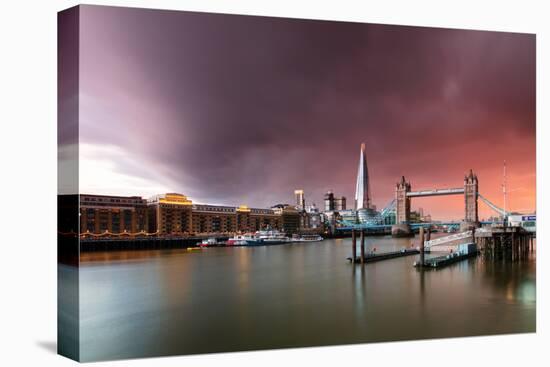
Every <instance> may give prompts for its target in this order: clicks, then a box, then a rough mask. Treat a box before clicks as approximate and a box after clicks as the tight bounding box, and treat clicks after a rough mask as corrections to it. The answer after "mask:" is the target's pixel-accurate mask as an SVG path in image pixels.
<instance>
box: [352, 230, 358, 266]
mask: <svg viewBox="0 0 550 367" xmlns="http://www.w3.org/2000/svg"><path fill="white" fill-rule="evenodd" d="M356 242H357V238H355V229H352V230H351V262H352V263H353V264H355V256H356V251H357V248H356V246H357V244H356Z"/></svg>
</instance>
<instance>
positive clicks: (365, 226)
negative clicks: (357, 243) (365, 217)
mask: <svg viewBox="0 0 550 367" xmlns="http://www.w3.org/2000/svg"><path fill="white" fill-rule="evenodd" d="M460 223H461V222H425V223H409V225H410V226H411V228H413V229H416V228H420V227H424V228H429V227H434V226H448V227H458V226H460ZM479 223H480V224H482V225H483V224H493V223H495V222H489V221H480V222H479ZM391 227H392V224H355V225H348V226H342V227H336V230H337V231H351V230H352V229H355V230H361V229H386V228H389V229H391Z"/></svg>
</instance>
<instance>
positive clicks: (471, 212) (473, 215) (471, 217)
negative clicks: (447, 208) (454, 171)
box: [464, 170, 479, 226]
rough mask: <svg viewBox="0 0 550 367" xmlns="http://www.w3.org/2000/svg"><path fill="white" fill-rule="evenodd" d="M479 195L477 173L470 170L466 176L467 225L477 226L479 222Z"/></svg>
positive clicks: (465, 219)
mask: <svg viewBox="0 0 550 367" xmlns="http://www.w3.org/2000/svg"><path fill="white" fill-rule="evenodd" d="M477 197H478V181H477V175H475V174H474V172H473V171H472V170H470V173H469V174H468V175H467V176H464V208H465V215H464V222H465V224H466V225H467V226H472V225H473V226H477V225H478V223H479V218H478V206H477Z"/></svg>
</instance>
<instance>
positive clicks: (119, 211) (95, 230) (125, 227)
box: [80, 194, 148, 234]
mask: <svg viewBox="0 0 550 367" xmlns="http://www.w3.org/2000/svg"><path fill="white" fill-rule="evenodd" d="M147 219H148V218H147V201H146V200H144V199H142V198H141V196H109V195H90V194H82V195H80V233H91V234H101V233H114V234H120V233H136V232H142V231H146V230H147Z"/></svg>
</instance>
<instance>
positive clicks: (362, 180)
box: [355, 143, 371, 210]
mask: <svg viewBox="0 0 550 367" xmlns="http://www.w3.org/2000/svg"><path fill="white" fill-rule="evenodd" d="M355 209H356V210H359V209H371V196H370V184H369V170H368V167H367V156H366V154H365V143H363V144H361V153H360V155H359V168H358V169H357V185H356V187H355Z"/></svg>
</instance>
